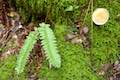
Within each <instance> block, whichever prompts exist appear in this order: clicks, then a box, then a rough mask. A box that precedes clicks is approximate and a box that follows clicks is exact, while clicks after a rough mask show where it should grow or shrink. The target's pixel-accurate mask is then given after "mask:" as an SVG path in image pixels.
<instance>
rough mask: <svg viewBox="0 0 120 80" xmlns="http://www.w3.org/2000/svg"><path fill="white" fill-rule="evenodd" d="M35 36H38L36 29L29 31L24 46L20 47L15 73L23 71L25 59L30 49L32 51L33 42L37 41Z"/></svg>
mask: <svg viewBox="0 0 120 80" xmlns="http://www.w3.org/2000/svg"><path fill="white" fill-rule="evenodd" d="M37 37H38V33H37V31H34V32H30V34H29V35H28V36H27V39H26V40H25V43H24V46H23V47H22V48H21V50H20V53H19V56H18V59H17V65H16V68H15V70H16V71H17V74H20V73H22V72H23V70H24V67H25V65H26V62H27V59H28V57H29V54H30V51H32V49H33V47H34V44H35V43H36V41H37Z"/></svg>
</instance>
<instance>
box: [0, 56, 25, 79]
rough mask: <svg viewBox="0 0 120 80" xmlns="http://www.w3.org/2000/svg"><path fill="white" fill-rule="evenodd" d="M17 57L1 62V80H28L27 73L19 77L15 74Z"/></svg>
mask: <svg viewBox="0 0 120 80" xmlns="http://www.w3.org/2000/svg"><path fill="white" fill-rule="evenodd" d="M15 65H16V56H10V57H9V58H7V59H5V60H4V61H1V62H0V74H1V75H0V80H26V77H25V73H22V74H21V75H17V74H16V72H15Z"/></svg>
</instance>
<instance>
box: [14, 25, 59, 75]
mask: <svg viewBox="0 0 120 80" xmlns="http://www.w3.org/2000/svg"><path fill="white" fill-rule="evenodd" d="M49 26H50V25H49V24H45V23H41V24H40V28H36V30H35V31H33V32H30V34H29V35H28V37H27V39H26V40H25V43H24V45H23V47H22V49H21V50H20V53H19V56H18V60H17V66H16V71H17V74H20V73H22V72H23V70H24V67H25V65H26V63H27V59H28V58H29V54H30V52H31V51H32V49H33V47H34V44H35V43H36V41H37V40H39V38H40V39H41V44H42V46H43V49H44V51H45V53H46V57H47V59H48V60H49V63H50V64H51V65H52V66H55V67H57V68H59V67H60V66H61V58H60V55H59V54H58V50H57V47H56V41H55V36H54V33H53V32H52V30H51V29H50V28H49ZM39 35H40V36H39ZM38 36H39V37H38Z"/></svg>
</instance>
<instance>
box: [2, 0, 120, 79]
mask: <svg viewBox="0 0 120 80" xmlns="http://www.w3.org/2000/svg"><path fill="white" fill-rule="evenodd" d="M10 1H13V0H10ZM24 1H26V0H21V1H20V2H19V0H16V1H14V4H12V5H16V6H14V7H15V9H11V6H9V5H8V3H7V0H6V1H5V0H0V50H1V52H0V59H1V61H0V74H2V75H0V79H1V80H8V79H14V80H17V79H20V80H25V79H31V80H37V79H42V80H56V79H57V80H104V79H105V80H106V79H107V80H119V78H120V64H119V45H120V44H119V43H120V42H119V39H120V36H119V35H120V16H119V14H120V6H119V5H120V1H119V0H96V1H94V3H93V4H94V5H93V9H95V8H98V7H104V8H106V9H108V10H109V12H110V19H109V21H108V22H107V23H106V24H105V25H103V26H96V25H93V26H92V25H91V10H92V8H91V5H92V3H91V1H92V0H91V1H90V2H89V1H86V0H84V1H83V0H81V1H80V2H77V0H75V1H72V0H70V1H65V0H60V1H59V2H57V0H54V1H52V0H50V1H47V2H42V1H41V0H40V1H41V3H40V2H39V1H34V0H30V1H29V2H27V1H26V3H25V4H23V3H24ZM39 3H40V4H41V5H40V4H39ZM57 3H59V4H57ZM48 4H49V6H47V5H48ZM51 4H52V5H51ZM35 5H36V6H35ZM42 5H44V6H42ZM71 5H72V6H78V7H79V6H80V7H79V8H78V9H75V10H74V11H70V12H65V9H66V8H67V7H69V6H71ZM56 6H57V7H56ZM21 7H24V8H21ZM16 8H17V9H16ZM87 11H88V12H87ZM17 12H19V14H18V13H17ZM86 13H88V14H87V15H86ZM35 15H36V16H35ZM39 15H40V16H39ZM61 15H62V17H61ZM34 16H35V17H34ZM32 21H34V22H35V21H36V23H34V22H32ZM42 21H45V22H46V23H50V24H51V25H52V26H54V27H52V28H53V30H54V32H55V35H56V37H57V41H58V45H59V46H58V47H59V49H60V54H61V57H62V67H61V68H60V69H56V68H51V69H50V68H49V67H48V63H47V61H44V62H43V58H44V55H42V52H41V45H40V44H39V42H38V43H37V44H36V45H35V49H34V50H33V52H32V54H31V55H30V60H29V62H28V64H27V65H26V69H25V72H24V73H23V74H21V75H19V76H18V75H16V74H15V70H14V67H15V64H16V63H15V62H16V56H17V54H18V52H19V49H20V48H21V47H22V45H23V42H24V39H25V38H26V36H27V35H28V34H29V32H30V31H32V30H33V27H35V25H36V24H37V22H42ZM26 25H27V26H26ZM76 27H77V28H76ZM85 27H87V29H88V31H87V32H86V33H85V31H86V30H85V31H84V28H85ZM67 35H70V36H71V35H72V36H75V37H74V38H72V39H67V40H66V38H65V36H67ZM81 40H82V42H81ZM74 43H75V44H74ZM12 44H15V45H12ZM36 53H37V54H36ZM42 64H43V65H42Z"/></svg>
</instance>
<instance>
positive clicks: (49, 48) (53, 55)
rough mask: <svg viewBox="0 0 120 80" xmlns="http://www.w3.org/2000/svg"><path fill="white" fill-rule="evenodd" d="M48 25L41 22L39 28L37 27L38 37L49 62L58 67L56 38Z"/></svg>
mask: <svg viewBox="0 0 120 80" xmlns="http://www.w3.org/2000/svg"><path fill="white" fill-rule="evenodd" d="M49 26H50V25H49V24H45V23H41V24H40V28H38V31H39V33H40V39H41V40H42V41H41V44H42V45H43V49H44V51H45V53H46V56H47V59H48V60H49V63H50V64H51V65H52V66H54V67H56V68H59V67H60V66H61V57H60V55H59V54H58V50H57V44H56V38H55V36H54V33H53V31H52V29H50V28H49Z"/></svg>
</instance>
